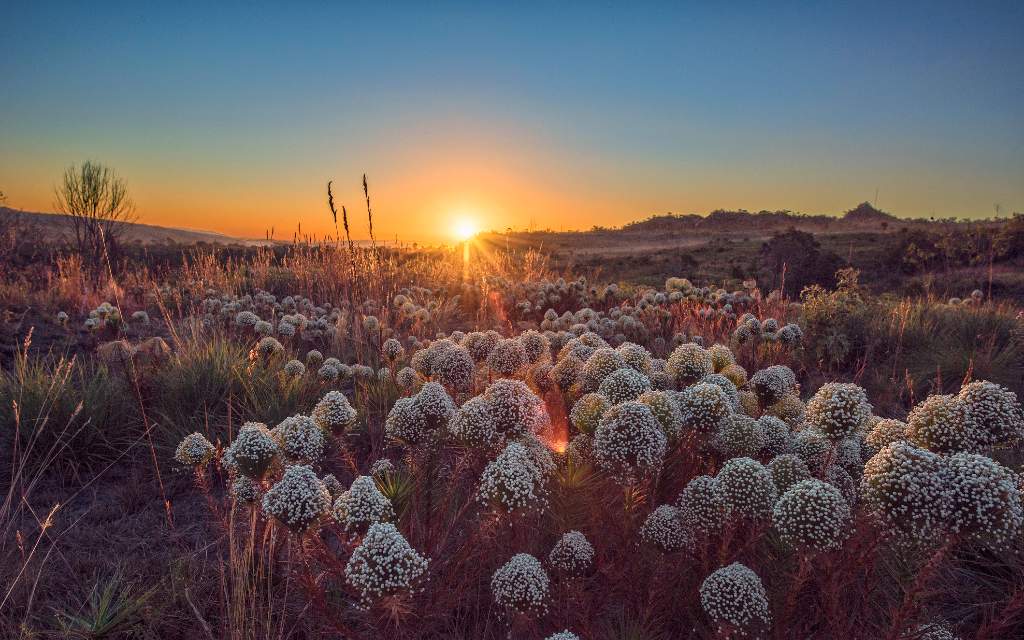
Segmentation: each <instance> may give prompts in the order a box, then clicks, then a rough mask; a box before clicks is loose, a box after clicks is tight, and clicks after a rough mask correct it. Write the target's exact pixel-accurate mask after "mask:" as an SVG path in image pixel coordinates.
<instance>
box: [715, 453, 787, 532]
mask: <svg viewBox="0 0 1024 640" xmlns="http://www.w3.org/2000/svg"><path fill="white" fill-rule="evenodd" d="M715 484H717V485H718V488H719V489H720V490H721V491H722V494H723V495H724V496H725V503H726V504H727V505H729V509H730V511H732V512H734V513H736V514H738V515H740V516H741V517H745V518H750V519H752V520H757V519H760V518H765V517H767V516H768V515H770V514H771V512H772V507H773V506H774V505H775V500H776V498H778V491H777V490H776V489H775V482H774V481H773V480H772V475H771V473H769V472H768V469H767V468H765V466H764V465H763V464H761V463H760V462H758V461H757V460H753V459H751V458H733V459H731V460H727V461H726V462H725V464H723V465H722V468H721V469H719V471H718V475H717V476H715Z"/></svg>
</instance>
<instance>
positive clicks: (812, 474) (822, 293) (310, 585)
mask: <svg viewBox="0 0 1024 640" xmlns="http://www.w3.org/2000/svg"><path fill="white" fill-rule="evenodd" d="M346 223H347V220H346ZM1013 225H1017V226H1016V227H1015V226H1013ZM1004 226H1005V228H1003V229H1002V231H998V233H1002V234H1003V235H998V233H997V232H992V234H990V235H991V236H992V237H994V238H996V239H997V240H998V241H999V242H1002V243H1003V244H1002V245H999V246H1003V247H1005V246H1007V245H1006V243H1007V242H1010V243H1011V244H1010V245H1009V246H1011V250H1009V251H1004V250H1002V249H1000V251H1003V252H1002V253H1000V254H998V256H1000V257H999V258H998V259H997V258H994V257H993V256H996V255H997V253H996V251H995V249H993V250H992V251H990V252H989V253H987V254H985V253H984V252H982V253H981V255H983V256H985V255H987V256H988V262H987V263H985V262H984V260H982V261H981V262H980V264H981V267H978V266H977V265H978V264H979V262H978V261H974V262H973V263H969V261H965V262H964V264H963V268H960V269H959V270H954V272H955V273H956V277H952V276H949V275H948V274H949V273H953V272H949V271H947V272H945V273H946V274H947V276H946V277H945V278H944V279H943V278H942V276H941V275H940V276H939V277H938V278H936V277H935V276H934V274H933V275H932V276H931V279H930V280H926V281H927V282H935V281H936V280H938V281H944V282H945V283H946V284H947V285H949V284H950V283H953V284H952V286H956V287H962V290H959V289H958V290H956V291H953V292H950V291H945V290H943V291H941V292H940V294H939V295H937V294H936V291H935V288H933V289H931V290H929V289H927V287H926V288H925V289H924V290H921V289H920V288H917V289H914V290H911V291H903V292H893V291H884V290H879V286H878V282H877V280H876V279H875V278H873V277H868V278H865V273H870V265H868V264H862V265H857V264H856V260H852V261H851V260H841V259H838V258H836V261H834V262H831V261H826V262H827V264H828V273H826V274H825V275H824V276H821V275H820V274H817V275H816V274H813V273H812V274H810V275H808V273H802V274H801V273H800V272H798V271H797V270H794V269H793V267H791V266H790V265H791V264H794V263H798V262H800V260H805V258H806V254H807V252H806V251H804V250H800V251H796V250H794V251H793V252H792V255H791V256H790V257H787V255H786V253H785V250H786V249H785V248H786V247H787V246H791V245H787V244H786V242H793V241H794V240H793V236H785V235H784V234H781V233H779V234H776V235H775V236H773V237H772V239H771V240H768V239H767V238H766V242H765V243H764V244H763V248H762V249H760V254H759V255H761V256H762V261H761V264H762V268H761V270H760V271H758V270H757V269H753V270H748V271H749V272H747V273H732V272H736V271H737V270H738V269H739V268H738V267H736V266H735V265H731V264H729V263H728V262H726V261H727V260H728V257H729V253H728V252H721V251H715V254H716V255H724V257H722V258H719V259H718V260H719V263H721V266H720V269H721V270H722V271H723V272H724V273H722V274H721V275H720V277H719V279H717V280H712V279H710V277H709V275H708V273H707V271H706V270H707V269H712V268H719V267H714V266H713V259H712V258H710V257H709V258H707V259H704V258H702V259H701V265H702V266H701V267H700V268H697V267H696V266H695V265H693V264H689V265H688V266H686V263H685V262H684V266H685V269H683V270H682V273H680V272H679V271H676V270H674V269H675V268H676V267H675V266H674V265H673V264H670V263H669V262H668V261H666V263H665V264H664V265H663V266H662V267H660V269H661V270H662V271H661V273H660V276H659V274H658V273H657V272H655V273H654V275H653V276H652V275H651V272H652V269H653V268H655V267H652V266H651V262H650V254H645V253H644V252H638V253H637V255H636V256H635V258H636V261H635V264H636V265H640V266H639V267H638V268H639V269H640V271H641V272H642V273H640V274H639V275H637V274H633V275H631V274H629V273H616V277H615V278H614V279H612V278H609V277H608V276H604V275H602V272H601V270H599V269H588V268H584V267H579V266H577V267H574V266H573V265H567V264H562V263H558V261H559V260H560V259H563V258H564V256H561V257H560V256H559V255H557V254H553V253H551V252H548V253H545V252H544V251H541V250H538V249H536V248H533V247H530V246H524V244H523V243H522V242H516V241H515V240H516V238H513V241H512V242H511V243H510V241H509V239H507V238H506V239H501V238H500V237H497V236H494V235H491V236H489V237H487V238H485V237H483V236H480V237H478V238H476V239H471V240H468V241H467V242H466V243H465V244H463V245H459V246H458V247H457V248H454V249H451V248H440V249H417V248H412V247H409V248H394V247H388V248H385V247H378V246H358V247H357V246H353V245H352V244H348V243H346V242H344V241H339V242H334V243H331V242H327V243H323V242H312V241H304V242H303V241H299V240H296V241H295V242H293V243H291V244H288V243H277V244H274V245H267V246H259V247H252V246H249V247H238V246H236V247H219V248H218V247H211V246H209V245H195V246H185V245H179V246H176V247H169V248H167V247H165V248H163V249H158V248H155V247H149V248H139V247H136V248H135V249H126V248H124V247H122V250H121V251H120V252H118V253H117V254H116V255H113V256H112V255H110V254H109V253H105V252H104V251H100V252H99V255H98V257H95V259H93V260H91V259H90V257H89V256H83V255H81V254H79V253H76V252H75V251H73V250H70V249H69V248H67V247H64V248H61V247H48V248H37V249H34V248H31V247H28V246H27V245H26V244H25V243H24V242H20V243H19V242H18V241H12V243H11V244H10V245H9V248H11V247H13V248H15V249H16V251H12V252H10V253H7V254H6V257H5V262H6V264H7V265H9V266H10V267H11V268H9V269H7V270H6V271H5V273H4V275H3V289H2V292H0V294H2V295H0V301H2V303H3V310H4V318H3V322H4V333H3V336H2V337H3V353H2V365H3V368H2V373H0V398H2V405H0V424H2V433H0V437H2V440H0V449H2V451H3V453H4V455H3V461H2V463H0V464H2V467H0V471H2V476H0V477H2V478H3V480H2V481H0V482H2V484H0V487H3V502H2V506H0V535H2V537H0V553H2V557H3V561H2V563H0V636H3V637H5V638H25V639H28V638H53V637H60V638H65V637H68V638H72V637H73V638H167V639H171V638H188V639H193V638H211V639H213V638H237V639H243V638H266V639H271V638H303V639H304V638H311V639H312V638H316V639H320V638H324V639H326V638H452V639H455V638H459V639H463V638H465V639H470V638H472V639H487V638H517V639H518V638H524V639H534V638H536V639H547V640H574V639H577V638H582V639H591V638H595V639H597V638H601V639H604V638H607V639H615V640H627V639H636V640H641V639H649V640H655V639H668V638H779V639H782V638H849V639H858V638H864V639H878V640H905V639H911V638H920V639H928V640H939V639H947V638H964V639H967V638H976V639H983V638H985V639H993V640H994V639H999V638H1018V637H1021V636H1022V634H1024V510H1022V504H1021V491H1022V490H1024V485H1022V482H1024V475H1022V466H1021V464H1022V462H1024V455H1022V450H1021V447H1022V442H1024V410H1022V406H1021V394H1022V393H1024V382H1022V376H1024V319H1022V315H1021V307H1020V300H1019V298H1018V297H1017V296H1016V295H1015V290H1014V289H1013V283H1014V282H1016V280H1015V278H1017V277H1018V275H1019V273H1020V271H1019V265H1017V264H1016V262H1015V260H1016V259H1017V258H1016V255H1017V254H1015V252H1014V251H1013V250H1012V246H1014V245H1012V242H1019V236H1017V235H1013V234H1014V233H1019V231H1016V232H1014V229H1017V228H1019V226H1020V225H1019V220H1014V221H1013V222H1010V223H1007V224H1006V225H1004ZM793 233H796V232H793ZM886 237H888V236H886ZM778 238H783V240H778ZM519 240H520V241H521V238H519ZM797 240H800V238H799V237H797ZM823 241H825V242H827V241H828V240H827V239H825V240H823ZM815 242H816V241H815ZM29 244H31V243H29ZM905 244H906V243H904V245H901V246H900V247H899V250H901V251H902V250H904V249H905ZM15 245H18V246H15ZM815 246H818V245H817V244H815ZM993 246H995V245H993ZM819 248H820V247H819ZM101 249H102V247H101ZM739 250H740V249H737V251H739ZM815 250H816V251H817V250H818V249H815ZM822 251H825V250H824V249H822ZM911 254H912V256H913V255H917V254H913V252H911ZM645 255H646V256H647V257H646V258H645V257H644V256H645ZM901 255H902V254H901ZM779 256H781V260H779V261H778V262H779V265H780V266H781V267H782V268H781V269H778V270H776V269H775V266H773V264H774V263H773V260H776V259H777V258H779ZM833 257H834V254H833ZM851 257H852V254H851ZM674 259H675V258H673V260H674ZM631 260H632V258H630V257H628V256H627V257H626V258H624V259H623V258H621V257H620V258H619V262H618V263H617V265H618V268H619V269H620V270H621V269H622V268H626V269H627V270H628V267H629V265H630V264H631ZM805 261H806V260H805ZM657 264H658V262H657V258H655V265H657ZM972 265H973V266H972ZM609 266H610V269H615V268H616V265H615V264H610V265H609ZM857 266H860V267H861V268H857ZM833 267H834V268H835V270H834V271H833ZM933 267H934V265H933ZM986 267H987V268H986ZM972 269H973V270H972ZM730 270H731V272H730ZM740 270H741V271H742V269H740ZM819 270H820V269H819ZM883 270H884V269H883ZM932 271H934V272H936V273H939V271H938V270H937V269H936V268H933V269H932ZM787 272H788V275H787ZM927 273H928V272H927V271H926V270H922V271H919V272H918V275H917V276H915V277H917V278H918V279H919V280H920V278H921V277H922V274H925V275H926V274H927ZM993 274H995V275H993ZM684 275H686V276H688V277H683V276H684ZM654 278H659V281H658V282H657V284H652V279H654ZM702 278H703V280H702ZM787 278H788V285H787ZM972 278H973V280H972ZM993 278H995V286H993ZM801 279H803V280H806V282H803V281H802V280H801ZM907 279H910V276H907ZM794 282H796V283H797V284H796V285H794ZM1007 282H1009V284H1006V283H1007ZM794 286H798V287H799V288H798V289H797V290H796V291H795V292H793V287H794ZM883 288H884V287H883ZM936 288H937V287H936ZM993 291H995V293H993Z"/></svg>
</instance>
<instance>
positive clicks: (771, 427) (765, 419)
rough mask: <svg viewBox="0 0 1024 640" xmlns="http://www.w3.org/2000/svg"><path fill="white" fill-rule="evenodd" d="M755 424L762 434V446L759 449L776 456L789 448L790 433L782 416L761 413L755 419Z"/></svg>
mask: <svg viewBox="0 0 1024 640" xmlns="http://www.w3.org/2000/svg"><path fill="white" fill-rule="evenodd" d="M757 426H758V427H759V428H760V429H761V433H762V434H763V435H764V447H762V449H761V451H762V452H763V453H765V454H766V455H772V456H776V455H779V454H780V453H785V452H786V451H788V450H789V443H790V441H791V440H792V433H790V431H789V425H788V424H786V422H785V421H784V420H783V419H782V418H776V417H775V416H770V415H763V416H761V417H760V418H758V419H757Z"/></svg>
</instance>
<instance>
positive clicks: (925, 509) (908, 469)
mask: <svg viewBox="0 0 1024 640" xmlns="http://www.w3.org/2000/svg"><path fill="white" fill-rule="evenodd" d="M946 491H947V488H946V477H945V474H944V473H943V464H942V459H941V458H940V457H939V456H938V455H936V454H934V453H932V452H931V451H927V450H925V449H918V448H917V447H915V446H913V445H911V444H908V443H906V442H894V443H892V444H890V445H887V446H885V447H883V448H882V449H881V450H880V451H879V452H878V453H876V454H875V455H874V456H872V458H871V459H870V460H868V462H867V464H865V465H864V477H863V478H862V479H861V498H862V499H863V501H864V504H865V505H866V506H867V508H868V510H869V511H871V512H872V513H873V514H874V515H875V516H876V517H878V518H879V519H880V520H881V522H882V523H883V525H884V526H885V527H886V528H887V529H888V530H890V531H893V532H895V533H898V534H902V536H905V537H908V538H911V539H917V540H927V539H932V538H934V537H935V536H936V535H938V534H939V533H941V531H942V529H943V525H944V522H945V520H946V517H947V515H948V510H949V501H948V500H947V493H946Z"/></svg>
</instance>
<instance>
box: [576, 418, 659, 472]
mask: <svg viewBox="0 0 1024 640" xmlns="http://www.w3.org/2000/svg"><path fill="white" fill-rule="evenodd" d="M667 448H668V440H667V438H666V437H665V433H664V432H663V431H662V430H661V424H660V423H659V422H658V420H657V419H656V418H655V417H654V414H653V413H651V410H650V408H649V407H648V406H647V405H645V404H641V403H639V402H624V403H622V404H620V405H616V406H614V407H612V408H611V409H609V410H608V411H606V412H605V414H604V417H602V418H601V422H600V423H599V424H598V427H597V430H596V431H595V432H594V459H595V460H596V462H597V464H598V466H600V467H601V468H602V469H603V470H605V471H607V472H609V473H611V474H613V475H615V476H616V477H617V478H619V480H620V481H623V482H632V481H635V480H640V479H642V478H645V477H650V476H653V475H656V474H657V473H658V472H659V471H660V470H661V465H662V462H663V461H664V459H665V452H666V450H667Z"/></svg>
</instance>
